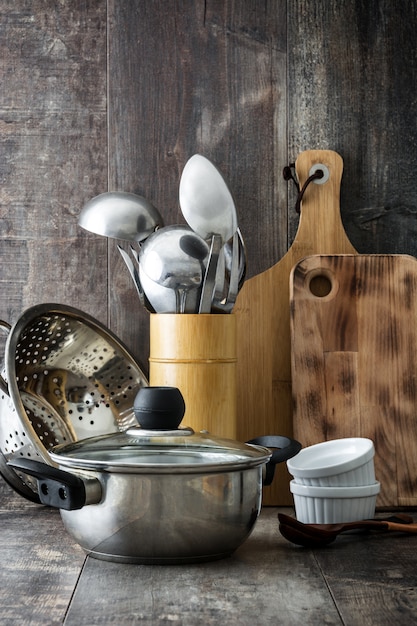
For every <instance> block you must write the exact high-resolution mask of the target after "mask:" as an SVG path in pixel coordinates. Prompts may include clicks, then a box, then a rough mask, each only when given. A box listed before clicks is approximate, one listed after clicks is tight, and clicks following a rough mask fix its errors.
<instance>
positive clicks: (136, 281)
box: [117, 245, 155, 313]
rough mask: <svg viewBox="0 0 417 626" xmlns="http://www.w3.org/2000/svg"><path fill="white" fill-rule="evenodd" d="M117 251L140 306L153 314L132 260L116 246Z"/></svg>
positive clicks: (153, 311)
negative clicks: (129, 277) (133, 286)
mask: <svg viewBox="0 0 417 626" xmlns="http://www.w3.org/2000/svg"><path fill="white" fill-rule="evenodd" d="M117 249H118V250H119V252H120V255H121V257H122V259H123V261H124V263H125V265H126V267H127V269H128V271H129V274H130V276H131V278H132V280H133V284H134V285H135V288H136V291H137V294H138V296H139V301H140V303H141V304H142V306H144V307H145V308H146V309H147V310H148V311H149V312H150V313H155V309H154V308H153V306H152V305H151V303H150V302H149V300H148V298H147V296H146V294H145V292H144V290H143V287H142V283H141V281H140V278H139V272H138V269H136V267H135V265H134V263H133V261H132V259H131V258H130V256H129V254H128V253H127V252H126V250H124V249H123V248H122V247H121V246H119V245H117Z"/></svg>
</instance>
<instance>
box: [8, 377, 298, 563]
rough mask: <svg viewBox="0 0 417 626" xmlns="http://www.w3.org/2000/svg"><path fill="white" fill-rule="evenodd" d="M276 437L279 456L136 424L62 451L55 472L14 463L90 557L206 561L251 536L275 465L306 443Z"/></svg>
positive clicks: (27, 463)
mask: <svg viewBox="0 0 417 626" xmlns="http://www.w3.org/2000/svg"><path fill="white" fill-rule="evenodd" d="M148 389H152V388H148ZM148 389H146V390H145V389H143V391H148ZM139 395H140V394H139ZM155 410H156V409H155ZM267 439H269V440H270V439H271V438H267ZM272 439H273V440H274V442H273V444H272V445H274V447H278V448H280V450H279V452H277V450H274V451H272V450H270V449H269V448H266V447H265V446H263V445H257V444H254V443H251V444H249V443H248V444H243V443H240V442H238V441H232V440H229V439H218V438H216V437H213V436H211V435H210V434H208V433H194V431H193V430H192V429H189V428H184V429H181V428H180V429H175V430H169V431H163V430H155V429H151V430H145V429H143V428H139V427H132V428H129V429H128V430H127V431H125V432H123V433H118V434H112V435H105V436H102V437H96V438H90V439H87V440H85V441H79V442H75V443H72V444H69V445H61V446H57V447H56V448H54V450H51V451H50V453H49V454H50V456H51V459H52V461H53V462H54V464H55V466H54V467H51V466H50V465H46V464H44V463H37V462H33V461H32V460H31V459H27V458H26V459H21V458H20V459H14V460H13V461H12V463H13V467H14V468H15V469H20V470H22V471H27V472H29V473H31V474H33V475H34V476H36V477H37V479H39V494H40V498H41V501H42V502H43V503H44V504H48V505H50V506H54V507H57V508H59V509H61V515H62V519H63V521H64V524H65V527H66V528H67V530H68V532H70V533H71V535H72V536H73V537H74V538H75V539H76V540H77V541H78V543H79V544H80V545H81V546H82V547H83V548H84V549H85V550H86V551H87V552H88V553H89V554H91V555H92V556H94V557H96V558H99V559H104V560H111V561H121V562H130V563H187V562H199V561H207V560H213V559H218V558H223V557H225V556H228V555H230V554H231V553H232V552H234V550H235V549H236V548H237V547H238V546H239V545H240V544H241V543H242V542H243V541H244V540H245V539H246V537H247V536H248V535H249V534H250V532H251V530H252V528H253V526H254V524H255V522H256V519H257V517H258V514H259V511H260V507H261V495H262V484H263V482H264V483H266V482H267V480H266V477H267V475H268V469H269V465H270V464H272V465H273V466H274V465H275V463H277V462H281V461H284V460H287V459H288V458H289V457H291V456H294V454H296V453H297V452H298V450H299V447H300V444H298V443H297V442H295V441H293V440H291V439H288V438H281V437H274V438H272ZM277 454H278V456H276V455H277ZM274 457H275V458H274ZM56 466H58V468H59V469H56ZM264 475H265V478H264ZM87 483H88V485H90V486H91V485H92V486H93V489H92V491H91V489H90V491H89V493H87V491H88V489H87V486H88V485H87ZM98 483H100V489H98V488H97V485H98ZM90 495H92V498H93V500H91V498H90Z"/></svg>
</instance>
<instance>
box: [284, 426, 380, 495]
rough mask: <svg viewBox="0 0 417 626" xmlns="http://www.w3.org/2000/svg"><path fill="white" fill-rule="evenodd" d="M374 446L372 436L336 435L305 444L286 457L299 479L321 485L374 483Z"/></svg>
mask: <svg viewBox="0 0 417 626" xmlns="http://www.w3.org/2000/svg"><path fill="white" fill-rule="evenodd" d="M374 456H375V448H374V444H373V442H372V441H371V439H367V438H365V437H349V438H345V439H333V440H330V441H323V442H322V443H318V444H315V445H313V446H309V447H307V448H303V449H302V450H300V452H299V453H298V454H297V455H296V456H294V457H293V458H292V459H290V460H289V461H287V467H288V471H289V472H290V474H291V475H292V476H293V477H294V479H295V480H296V482H297V483H300V484H302V485H315V486H320V487H354V486H358V485H371V484H373V483H375V468H374Z"/></svg>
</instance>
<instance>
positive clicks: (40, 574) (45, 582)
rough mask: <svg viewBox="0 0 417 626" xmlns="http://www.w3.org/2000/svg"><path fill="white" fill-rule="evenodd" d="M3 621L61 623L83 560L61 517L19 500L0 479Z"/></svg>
mask: <svg viewBox="0 0 417 626" xmlns="http://www.w3.org/2000/svg"><path fill="white" fill-rule="evenodd" d="M0 524H1V542H0V558H1V564H2V566H1V573H0V605H1V618H0V619H1V622H2V623H3V624H10V626H30V625H34V624H45V626H52V625H53V626H55V625H58V624H62V623H63V620H64V616H65V612H66V610H67V607H68V605H69V603H70V600H71V596H72V593H73V589H74V587H75V586H76V584H77V581H78V578H79V574H80V571H81V568H82V566H83V563H84V559H85V555H84V553H83V551H82V550H81V548H80V547H79V545H78V544H76V543H75V542H74V541H73V540H72V539H71V538H70V537H69V536H68V534H67V533H66V532H65V530H64V527H63V525H62V521H61V518H60V515H59V512H58V511H56V510H52V509H48V508H46V507H43V506H39V505H35V504H31V503H30V502H27V501H26V500H23V499H22V498H20V497H19V496H17V495H16V494H14V492H13V491H11V490H10V488H9V487H8V486H7V485H6V484H5V483H4V482H3V481H2V480H0Z"/></svg>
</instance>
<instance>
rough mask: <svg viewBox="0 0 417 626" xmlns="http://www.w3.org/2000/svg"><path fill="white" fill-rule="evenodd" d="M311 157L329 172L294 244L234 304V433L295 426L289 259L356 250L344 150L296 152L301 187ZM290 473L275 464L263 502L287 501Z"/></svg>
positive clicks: (304, 212) (307, 199)
mask: <svg viewBox="0 0 417 626" xmlns="http://www.w3.org/2000/svg"><path fill="white" fill-rule="evenodd" d="M316 164H323V165H325V166H326V168H327V169H328V171H329V179H328V180H327V181H326V182H325V183H324V184H317V183H315V182H312V183H311V184H310V185H309V186H308V187H307V190H306V192H305V194H304V199H303V202H302V205H301V215H300V222H299V227H298V230H297V234H296V236H295V239H294V242H293V244H292V246H291V247H290V249H289V250H288V252H287V253H286V254H285V255H284V256H283V257H282V259H281V260H280V261H279V262H278V263H276V264H275V265H274V266H273V267H271V268H269V269H268V270H267V271H265V272H263V273H262V274H259V275H257V276H254V277H253V278H251V279H249V280H247V281H246V282H245V284H244V286H243V288H242V290H241V292H240V294H239V297H238V299H237V302H236V306H235V309H234V311H235V314H236V321H237V392H238V399H237V438H238V439H239V440H240V441H247V440H248V439H252V438H253V437H256V436H258V435H266V434H279V435H286V436H291V435H292V434H293V427H292V400H291V345H290V311H289V277H290V272H291V269H292V267H293V266H294V265H295V263H296V262H297V261H299V260H300V259H302V258H303V257H305V256H307V255H311V254H316V253H323V254H336V253H354V252H355V250H354V248H353V246H352V244H351V243H350V241H349V239H348V237H347V235H346V233H345V230H344V228H343V224H342V220H341V217H340V182H341V178H342V172H343V161H342V158H341V157H340V155H338V154H337V153H336V152H333V151H331V150H309V151H306V152H302V153H301V154H300V155H299V156H298V158H297V161H296V172H297V177H298V180H299V183H300V187H302V186H303V184H304V182H305V181H306V180H307V178H308V177H309V175H310V170H311V168H312V167H313V166H314V165H316ZM289 481H290V477H289V474H288V472H287V470H286V466H285V464H281V465H280V466H278V468H277V472H276V476H275V479H274V481H273V484H272V485H271V487H267V488H265V489H264V498H263V502H264V504H270V505H291V504H292V503H293V499H292V496H291V494H290V491H289Z"/></svg>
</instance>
